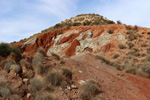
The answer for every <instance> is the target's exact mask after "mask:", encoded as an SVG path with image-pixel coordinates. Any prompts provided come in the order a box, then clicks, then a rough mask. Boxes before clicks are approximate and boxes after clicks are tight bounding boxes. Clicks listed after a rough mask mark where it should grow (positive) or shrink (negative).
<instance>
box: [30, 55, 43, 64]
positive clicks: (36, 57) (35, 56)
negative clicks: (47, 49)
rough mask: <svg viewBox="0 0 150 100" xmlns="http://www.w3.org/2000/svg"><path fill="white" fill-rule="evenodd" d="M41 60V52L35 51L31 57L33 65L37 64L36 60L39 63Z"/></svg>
mask: <svg viewBox="0 0 150 100" xmlns="http://www.w3.org/2000/svg"><path fill="white" fill-rule="evenodd" d="M43 60H44V58H43V56H42V55H41V54H39V53H36V54H35V55H34V57H33V59H32V64H33V65H34V66H36V65H37V62H41V63H42V62H43Z"/></svg>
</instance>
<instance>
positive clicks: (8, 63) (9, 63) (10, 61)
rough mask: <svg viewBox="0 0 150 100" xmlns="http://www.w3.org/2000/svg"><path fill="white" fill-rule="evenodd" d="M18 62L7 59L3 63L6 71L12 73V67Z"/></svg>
mask: <svg viewBox="0 0 150 100" xmlns="http://www.w3.org/2000/svg"><path fill="white" fill-rule="evenodd" d="M15 63H16V62H15V61H14V60H12V59H7V60H5V61H4V62H3V65H4V69H5V70H6V71H7V72H9V71H10V67H11V65H13V64H15Z"/></svg>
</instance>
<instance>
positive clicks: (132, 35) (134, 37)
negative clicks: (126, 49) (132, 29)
mask: <svg viewBox="0 0 150 100" xmlns="http://www.w3.org/2000/svg"><path fill="white" fill-rule="evenodd" d="M128 39H129V40H130V41H132V40H134V39H137V35H135V34H134V33H132V34H130V35H129V36H128Z"/></svg>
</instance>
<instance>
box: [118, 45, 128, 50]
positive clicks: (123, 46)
mask: <svg viewBox="0 0 150 100" xmlns="http://www.w3.org/2000/svg"><path fill="white" fill-rule="evenodd" d="M118 47H119V48H120V49H126V46H125V45H123V44H119V45H118Z"/></svg>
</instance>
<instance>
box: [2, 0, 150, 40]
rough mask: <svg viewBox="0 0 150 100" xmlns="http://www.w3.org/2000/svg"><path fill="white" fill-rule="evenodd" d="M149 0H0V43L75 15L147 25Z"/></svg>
mask: <svg viewBox="0 0 150 100" xmlns="http://www.w3.org/2000/svg"><path fill="white" fill-rule="evenodd" d="M149 9H150V0H0V42H13V41H19V40H20V39H24V38H28V37H29V36H31V35H33V34H35V33H38V32H40V31H41V30H43V29H46V28H48V27H50V26H53V25H55V24H57V23H58V22H60V21H64V20H65V19H69V18H71V17H74V16H76V15H78V14H84V13H95V14H100V15H102V16H104V17H107V18H108V19H110V20H114V21H117V20H120V21H121V22H123V23H125V24H129V25H138V26H143V27H150V18H149V16H150V10H149Z"/></svg>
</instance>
